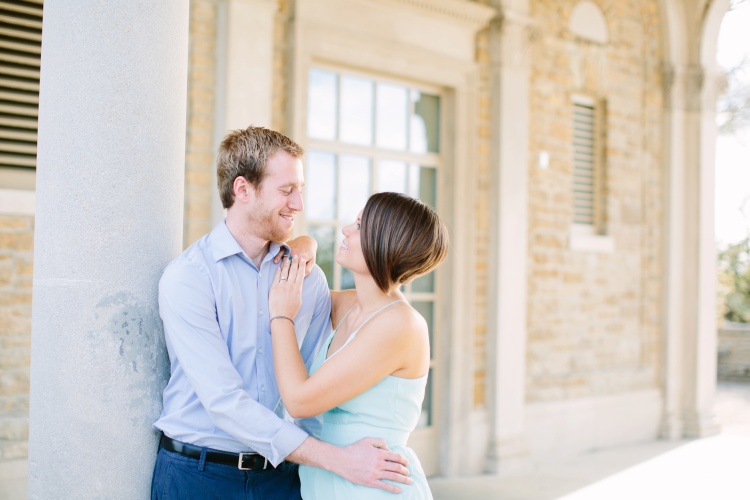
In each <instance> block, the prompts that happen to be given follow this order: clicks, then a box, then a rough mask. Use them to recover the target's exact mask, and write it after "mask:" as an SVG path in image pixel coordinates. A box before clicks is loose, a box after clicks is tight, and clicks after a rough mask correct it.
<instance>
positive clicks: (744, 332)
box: [717, 323, 750, 382]
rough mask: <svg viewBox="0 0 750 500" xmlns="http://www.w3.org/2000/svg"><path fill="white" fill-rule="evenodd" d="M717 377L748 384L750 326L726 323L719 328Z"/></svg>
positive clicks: (749, 370) (749, 378) (749, 376)
mask: <svg viewBox="0 0 750 500" xmlns="http://www.w3.org/2000/svg"><path fill="white" fill-rule="evenodd" d="M718 344H719V349H718V351H719V359H718V367H717V368H718V376H719V378H720V379H723V380H744V381H749V382H750V324H746V323H728V324H726V325H724V326H723V327H722V328H719V343H718Z"/></svg>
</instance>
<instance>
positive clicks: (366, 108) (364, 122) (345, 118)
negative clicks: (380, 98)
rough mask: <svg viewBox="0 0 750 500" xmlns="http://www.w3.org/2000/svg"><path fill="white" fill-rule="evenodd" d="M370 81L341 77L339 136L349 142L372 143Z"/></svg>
mask: <svg viewBox="0 0 750 500" xmlns="http://www.w3.org/2000/svg"><path fill="white" fill-rule="evenodd" d="M372 95H373V92H372V81H370V80H364V79H362V78H355V77H351V76H342V77H341V127H340V130H339V137H340V138H341V140H342V141H343V142H348V143H350V144H362V145H368V144H372Z"/></svg>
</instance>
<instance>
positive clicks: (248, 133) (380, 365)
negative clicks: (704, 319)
mask: <svg viewBox="0 0 750 500" xmlns="http://www.w3.org/2000/svg"><path fill="white" fill-rule="evenodd" d="M303 155H304V150H303V149H302V148H301V147H300V146H299V145H298V144H296V143H295V142H293V141H292V140H291V139H289V138H287V137H285V136H284V135H282V134H280V133H278V132H274V131H271V130H268V129H264V128H260V127H249V128H247V129H245V130H238V131H235V132H232V133H230V134H229V135H228V136H227V137H226V138H225V139H224V141H223V142H222V143H221V146H220V148H219V153H218V160H217V173H218V184H219V191H220V195H221V200H222V204H223V205H224V208H225V209H226V219H225V220H224V221H222V222H221V223H219V224H218V225H217V226H216V227H215V228H214V229H213V231H211V232H210V233H209V234H207V235H206V236H204V237H203V238H201V239H200V240H198V241H197V242H196V243H194V244H193V245H191V246H190V247H189V248H188V249H187V250H185V251H184V252H183V253H182V254H180V255H179V256H178V257H177V258H176V259H175V260H174V261H172V262H171V263H170V264H169V266H167V268H166V270H165V271H164V274H163V276H162V278H161V281H160V282H159V313H160V316H161V318H162V320H163V322H164V333H165V338H166V343H167V349H168V352H169V361H170V364H171V370H170V373H171V376H170V379H169V383H168V385H167V387H166V388H165V389H164V395H163V398H164V409H163V410H162V413H161V416H160V417H159V419H158V420H157V421H156V422H155V424H154V426H155V427H156V428H157V429H158V430H159V431H161V440H160V444H159V451H158V455H157V459H156V465H155V468H154V476H153V481H152V487H151V496H152V498H153V499H165V498H179V499H185V498H222V499H230V498H231V499H234V498H246V499H287V498H290V499H291V498H305V499H322V500H328V499H335V498H341V499H344V498H346V499H364V498H380V497H384V498H392V497H393V496H394V495H393V494H398V495H402V496H404V497H407V498H432V495H431V494H430V490H429V487H428V485H427V480H426V478H425V475H424V471H423V470H422V468H421V466H420V464H419V460H418V459H417V456H416V455H415V454H414V452H413V451H412V450H410V449H409V448H407V446H406V442H407V439H408V437H409V434H410V433H411V431H413V430H414V428H415V427H416V425H417V421H418V418H419V413H420V410H421V407H422V399H423V398H424V392H425V386H426V383H427V373H428V368H429V363H430V346H429V335H428V331H427V325H426V322H425V321H424V319H422V317H421V316H420V315H419V313H418V312H417V311H416V310H414V309H413V308H412V307H411V306H410V305H409V304H408V302H407V301H406V299H405V297H404V295H403V294H402V292H401V291H400V286H401V285H402V284H403V283H406V282H408V281H410V280H412V279H413V278H415V277H417V276H420V275H423V274H425V273H428V272H429V271H431V270H432V269H434V268H435V267H436V266H437V265H438V264H439V263H440V262H441V261H442V260H443V259H444V258H445V256H446V254H447V251H448V234H447V230H446V228H445V226H444V225H443V223H442V222H441V221H440V220H439V218H438V217H437V215H436V214H435V213H434V211H433V210H432V209H431V208H429V207H428V206H426V205H425V204H423V203H421V202H420V201H418V200H415V199H413V198H409V197H407V196H404V195H401V194H397V193H378V194H375V195H373V196H371V197H370V199H369V200H367V201H366V203H365V205H364V208H363V210H362V211H361V212H360V214H359V215H358V217H357V220H356V221H351V222H352V223H351V224H350V225H348V226H346V227H345V228H344V229H343V242H342V245H341V248H340V249H339V251H338V254H337V255H336V262H338V263H339V264H340V265H342V266H344V267H345V268H347V269H349V270H351V271H352V273H353V275H354V281H355V284H356V289H355V290H347V291H343V292H334V291H329V290H328V285H327V282H326V278H325V276H324V275H323V272H322V271H321V269H320V268H319V267H317V266H315V265H312V264H313V261H314V251H315V247H316V245H315V243H314V242H312V240H310V239H309V238H304V237H303V238H300V239H298V240H295V241H293V242H290V244H291V246H288V245H286V244H285V243H283V242H286V241H287V240H288V239H289V238H290V236H291V231H292V226H293V224H294V216H295V214H297V213H298V212H300V211H301V210H302V209H303V203H302V193H301V189H302V186H303V184H304V178H303V173H302V157H303ZM312 196H315V193H313V194H312ZM363 201H365V200H363ZM285 410H286V412H288V414H289V415H291V416H292V417H294V419H295V422H294V423H293V422H291V421H289V420H287V419H285V418H284V415H285ZM300 483H301V484H300Z"/></svg>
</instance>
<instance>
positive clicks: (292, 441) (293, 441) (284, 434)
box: [267, 421, 308, 467]
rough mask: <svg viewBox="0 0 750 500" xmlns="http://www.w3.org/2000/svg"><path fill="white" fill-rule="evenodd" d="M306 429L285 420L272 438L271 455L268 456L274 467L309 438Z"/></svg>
mask: <svg viewBox="0 0 750 500" xmlns="http://www.w3.org/2000/svg"><path fill="white" fill-rule="evenodd" d="M307 437H308V435H307V433H306V432H305V431H303V430H302V429H300V428H299V427H297V426H296V425H294V424H293V423H291V422H287V421H285V422H284V425H283V426H282V427H281V429H279V432H277V433H276V435H275V436H274V437H273V439H271V456H270V457H267V458H268V461H269V462H271V463H272V464H273V466H274V467H276V466H278V465H279V464H280V463H281V462H283V461H284V459H285V458H286V457H287V455H289V454H290V453H291V452H293V451H294V450H296V449H297V448H299V447H300V445H301V444H302V443H303V442H304V440H305V439H307Z"/></svg>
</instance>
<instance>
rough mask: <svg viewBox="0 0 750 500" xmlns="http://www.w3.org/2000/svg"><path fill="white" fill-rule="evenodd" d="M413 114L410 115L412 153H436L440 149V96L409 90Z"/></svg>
mask: <svg viewBox="0 0 750 500" xmlns="http://www.w3.org/2000/svg"><path fill="white" fill-rule="evenodd" d="M411 98H412V100H413V101H414V114H413V115H412V116H411V120H410V121H411V131H410V137H411V141H410V142H411V144H410V149H411V151H412V152H414V153H427V152H430V153H437V152H439V150H440V98H439V97H438V96H436V95H430V94H423V93H422V92H419V91H418V90H412V91H411Z"/></svg>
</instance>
